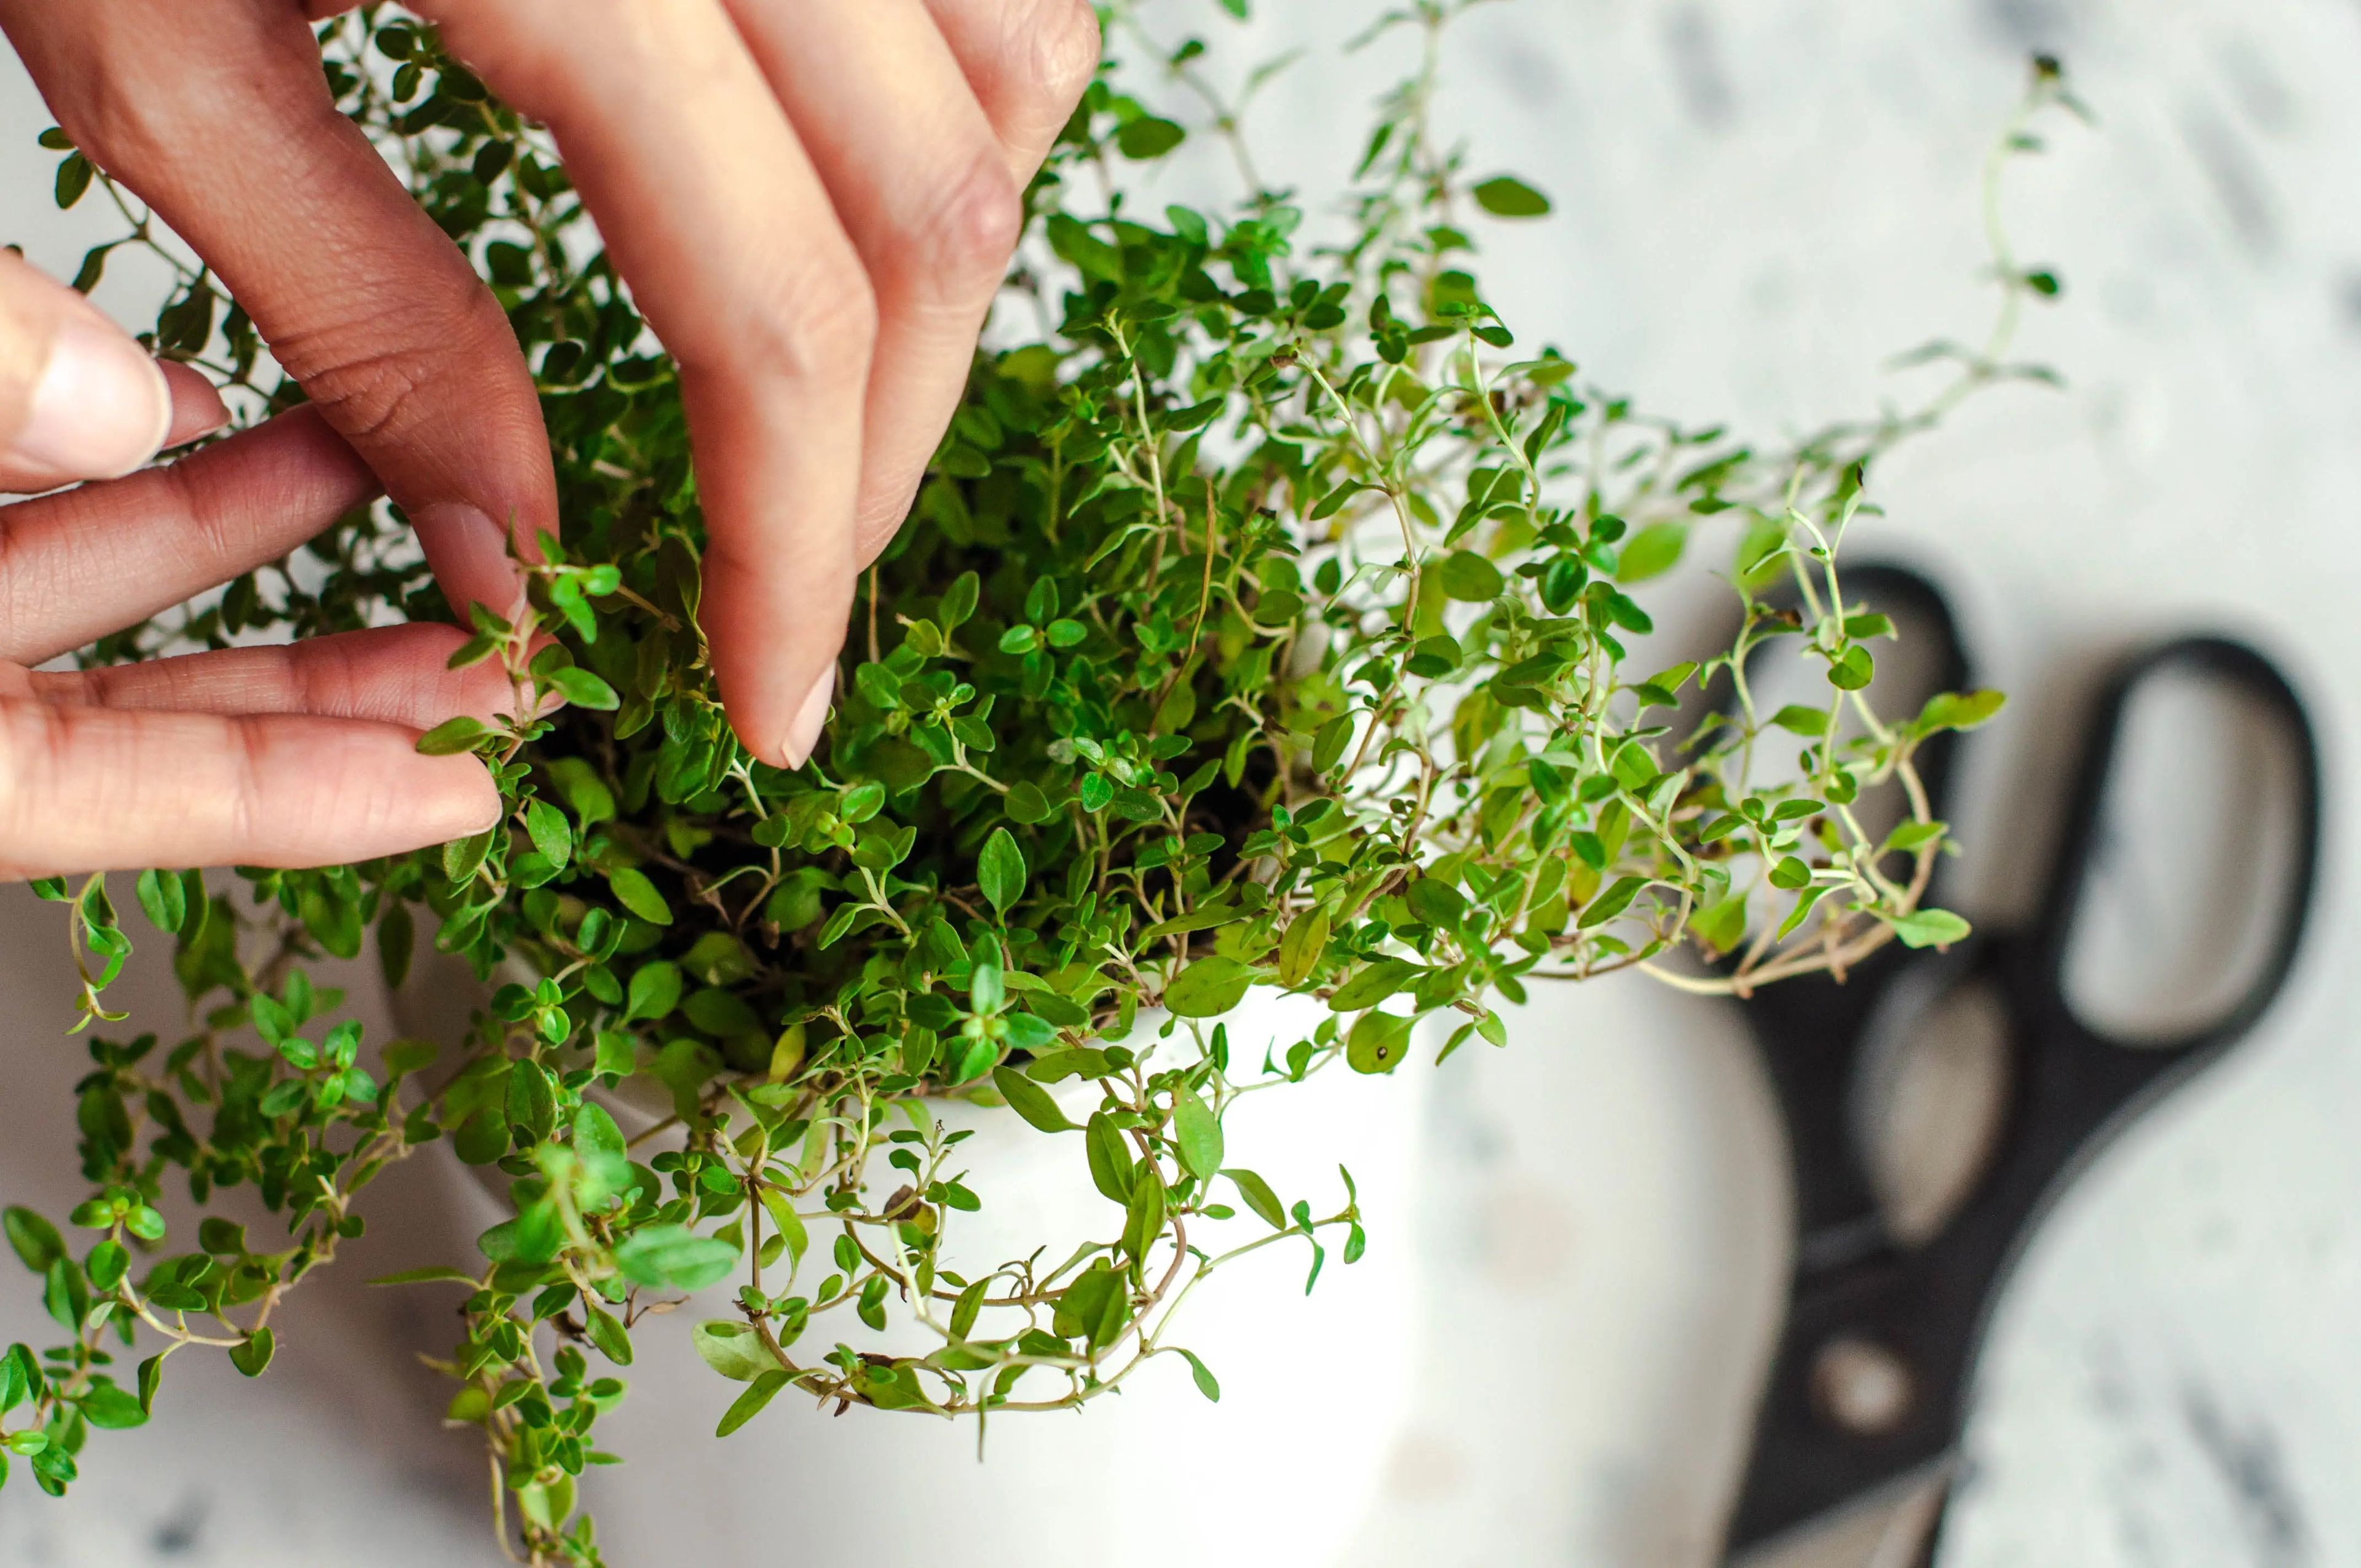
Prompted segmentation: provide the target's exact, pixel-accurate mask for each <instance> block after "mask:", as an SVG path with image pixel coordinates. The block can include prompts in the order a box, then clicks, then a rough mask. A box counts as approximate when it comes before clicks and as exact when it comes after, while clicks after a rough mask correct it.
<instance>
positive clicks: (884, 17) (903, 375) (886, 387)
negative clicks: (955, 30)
mask: <svg viewBox="0 0 2361 1568" xmlns="http://www.w3.org/2000/svg"><path fill="white" fill-rule="evenodd" d="M726 3H727V4H728V5H729V7H730V14H731V16H733V17H734V18H735V20H736V21H737V24H738V28H739V31H740V32H741V34H742V35H743V36H744V37H745V38H746V41H747V44H748V46H749V48H751V49H752V51H753V55H754V59H755V60H756V62H757V63H759V64H760V65H761V67H762V68H763V74H764V75H765V76H766V77H767V78H768V79H769V81H770V83H771V87H772V89H773V91H774V92H775V93H778V95H779V102H780V103H781V104H784V105H785V108H786V111H787V115H788V117H789V118H790V119H791V120H792V121H793V122H794V123H795V126H796V134H797V135H798V136H799V137H801V138H802V140H803V144H804V147H805V148H806V149H807V150H808V151H809V152H810V154H811V158H812V162H813V165H814V166H815V167H816V168H817V169H818V172H819V177H820V179H821V181H823V182H824V183H825V184H826V185H827V187H828V193H829V199H830V200H831V201H832V202H834V203H835V204H836V211H837V215H838V217H839V219H840V221H841V222H842V223H843V225H844V228H845V232H846V233H847V234H848V235H850V236H851V239H852V243H853V245H854V247H856V248H857V249H858V250H859V251H860V253H861V258H862V265H863V266H864V267H865V268H866V269H867V270H868V273H869V279H870V282H871V284H872V286H873V288H874V289H875V291H876V296H877V347H876V352H875V354H874V356H873V358H872V360H871V364H870V373H869V387H868V391H867V395H866V397H865V399H864V400H863V420H862V454H861V489H860V497H859V500H858V502H857V503H856V509H855V514H854V515H855V518H856V532H855V539H856V548H857V552H858V554H859V557H860V559H862V561H864V562H865V561H867V560H869V559H870V558H871V557H873V556H874V555H875V554H877V552H878V551H879V550H881V549H883V548H884V545H885V543H886V542H887V541H888V540H890V539H891V538H892V537H893V535H894V532H895V530H896V529H897V528H899V527H900V526H901V523H902V520H903V517H904V516H905V515H906V513H907V511H908V510H909V504H910V498H911V496H912V495H913V494H914V493H915V492H916V491H917V486H918V480H919V477H920V476H921V475H922V474H923V473H924V472H925V470H926V466H927V463H928V459H929V458H930V457H931V456H932V455H933V454H934V450H935V445H936V444H937V443H938V442H939V441H940V440H941V438H942V433H943V428H944V426H946V425H947V424H949V423H950V416H951V411H952V410H953V409H954V408H955V407H956V406H957V405H958V402H959V399H960V393H961V390H962V389H964V388H965V387H966V385H967V374H968V368H969V366H970V364H971V363H972V360H973V358H974V356H975V343H976V336H977V334H978V333H979V332H980V331H981V330H982V328H983V319H984V314H985V313H986V312H987V311H988V310H990V308H991V305H992V300H993V296H994V293H995V291H997V290H998V288H999V285H1000V280H1001V278H1002V276H1003V274H1004V273H1005V271H1006V269H1007V266H1008V258H1009V255H1010V253H1011V252H1012V251H1013V250H1014V249H1015V248H1016V238H1017V229H1018V226H1019V224H1020V221H1021V217H1022V213H1021V210H1020V207H1019V193H1020V187H1019V182H1018V180H1017V177H1016V173H1015V171H1014V170H1012V169H1011V167H1010V164H1009V160H1008V157H1007V155H1006V153H1005V150H1004V148H1003V147H1002V145H1001V141H1000V138H999V137H998V135H997V134H996V133H995V132H994V129H993V126H992V122H991V121H990V120H989V119H988V118H987V117H986V116H985V115H984V112H983V105H982V104H979V103H978V102H977V101H976V97H975V93H974V91H973V90H972V88H971V87H970V86H969V84H968V81H967V78H966V77H965V75H963V74H962V73H961V70H960V63H959V60H958V58H957V57H956V56H954V55H953V54H952V52H951V50H950V45H949V44H947V43H946V42H945V41H944V39H943V37H942V34H941V33H940V32H939V31H938V30H937V28H936V26H935V23H934V19H933V18H932V17H931V16H928V12H927V9H926V7H925V5H922V4H921V3H920V0H854V3H850V4H848V3H846V0H821V3H820V4H817V5H815V4H812V3H810V0H726Z"/></svg>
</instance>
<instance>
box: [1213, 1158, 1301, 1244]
mask: <svg viewBox="0 0 2361 1568" xmlns="http://www.w3.org/2000/svg"><path fill="white" fill-rule="evenodd" d="M1222 1174H1223V1175H1224V1176H1226V1177H1228V1178H1229V1179H1230V1185H1231V1186H1233V1187H1235V1188H1236V1189H1237V1190H1238V1196H1239V1197H1240V1198H1243V1199H1245V1200H1246V1207H1247V1208H1249V1209H1252V1210H1253V1211H1254V1212H1255V1213H1256V1215H1257V1217H1258V1218H1260V1219H1261V1220H1262V1222H1263V1223H1265V1224H1267V1225H1268V1226H1269V1227H1270V1228H1271V1229H1272V1230H1274V1231H1283V1230H1285V1229H1287V1206H1286V1205H1285V1204H1283V1203H1281V1202H1280V1201H1279V1194H1278V1193H1276V1192H1273V1191H1272V1190H1270V1183H1269V1182H1268V1181H1265V1180H1264V1179H1262V1178H1261V1177H1259V1176H1257V1175H1256V1174H1255V1173H1254V1172H1253V1171H1251V1170H1245V1169H1242V1168H1238V1167H1236V1166H1232V1167H1230V1168H1227V1169H1225V1170H1224V1171H1223V1172H1222Z"/></svg>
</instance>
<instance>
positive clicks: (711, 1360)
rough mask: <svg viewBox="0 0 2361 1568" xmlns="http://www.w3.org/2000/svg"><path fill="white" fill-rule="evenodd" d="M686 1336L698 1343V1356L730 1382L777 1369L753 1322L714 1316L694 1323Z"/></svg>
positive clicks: (746, 1380)
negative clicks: (695, 1324) (714, 1317)
mask: <svg viewBox="0 0 2361 1568" xmlns="http://www.w3.org/2000/svg"><path fill="white" fill-rule="evenodd" d="M689 1337H690V1340H691V1342H692V1343H694V1344H695V1345H696V1346H697V1358H698V1359H699V1360H701V1361H703V1362H704V1363H705V1365H708V1366H710V1367H711V1368H713V1370H714V1371H716V1372H719V1374H721V1376H724V1377H727V1378H729V1379H730V1381H731V1382H732V1383H752V1382H753V1381H754V1380H755V1379H756V1378H758V1377H761V1376H763V1374H765V1373H770V1372H776V1371H778V1370H779V1358H778V1357H776V1356H774V1355H773V1354H771V1352H770V1348H769V1347H768V1346H766V1345H765V1344H763V1336H762V1335H761V1334H759V1333H757V1332H754V1325H753V1324H752V1323H749V1322H744V1321H736V1320H732V1319H729V1318H717V1319H714V1320H713V1321H710V1322H703V1323H699V1324H697V1328H696V1330H695V1331H694V1332H692V1333H691V1334H690V1336H689Z"/></svg>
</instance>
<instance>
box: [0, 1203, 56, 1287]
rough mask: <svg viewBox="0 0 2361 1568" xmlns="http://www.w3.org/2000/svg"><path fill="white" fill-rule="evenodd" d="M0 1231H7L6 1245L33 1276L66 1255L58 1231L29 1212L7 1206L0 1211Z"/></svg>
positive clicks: (43, 1271)
mask: <svg viewBox="0 0 2361 1568" xmlns="http://www.w3.org/2000/svg"><path fill="white" fill-rule="evenodd" d="M0 1230H5V1231H6V1232H7V1234H8V1245H10V1246H12V1247H15V1248H16V1255H17V1256H18V1257H20V1258H22V1259H24V1262H25V1266H26V1267H27V1268H29V1269H31V1270H32V1271H33V1272H34V1273H36V1274H42V1273H46V1272H48V1270H49V1265H51V1264H53V1263H55V1262H57V1260H58V1259H60V1258H61V1257H63V1256H65V1255H66V1244H65V1238H64V1237H62V1236H60V1235H59V1234H58V1228H57V1227H56V1226H55V1225H52V1224H50V1223H49V1221H47V1220H45V1219H43V1218H41V1216H40V1215H38V1214H36V1213H34V1212H33V1211H31V1210H30V1209H25V1208H19V1207H17V1206H16V1205H15V1204H10V1205H9V1206H8V1207H7V1208H6V1209H5V1210H0Z"/></svg>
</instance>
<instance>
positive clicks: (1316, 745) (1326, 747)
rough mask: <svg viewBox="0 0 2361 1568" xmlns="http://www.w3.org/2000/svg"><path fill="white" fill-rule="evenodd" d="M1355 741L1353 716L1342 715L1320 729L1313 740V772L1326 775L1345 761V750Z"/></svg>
mask: <svg viewBox="0 0 2361 1568" xmlns="http://www.w3.org/2000/svg"><path fill="white" fill-rule="evenodd" d="M1352 739H1353V716H1352V715H1351V714H1349V713H1340V714H1338V715H1337V716H1336V717H1335V718H1332V719H1330V720H1329V721H1328V722H1327V723H1325V724H1323V725H1322V726H1321V727H1320V733H1319V734H1318V735H1316V736H1314V737H1312V772H1313V773H1326V772H1327V771H1328V770H1329V769H1331V768H1333V767H1334V766H1335V765H1336V764H1337V763H1338V762H1343V761H1344V760H1345V746H1346V745H1348V744H1349V743H1350V742H1351V740H1352Z"/></svg>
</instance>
